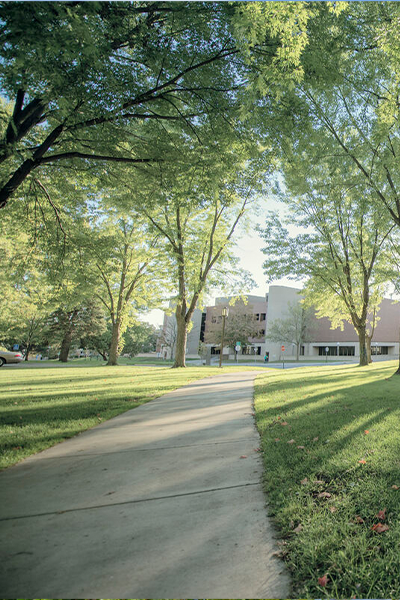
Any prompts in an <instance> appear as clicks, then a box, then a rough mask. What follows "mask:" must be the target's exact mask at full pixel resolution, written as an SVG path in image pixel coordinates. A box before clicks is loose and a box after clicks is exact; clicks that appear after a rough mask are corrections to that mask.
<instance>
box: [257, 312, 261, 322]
mask: <svg viewBox="0 0 400 600" xmlns="http://www.w3.org/2000/svg"><path fill="white" fill-rule="evenodd" d="M259 320H260V313H257V314H256V321H259Z"/></svg>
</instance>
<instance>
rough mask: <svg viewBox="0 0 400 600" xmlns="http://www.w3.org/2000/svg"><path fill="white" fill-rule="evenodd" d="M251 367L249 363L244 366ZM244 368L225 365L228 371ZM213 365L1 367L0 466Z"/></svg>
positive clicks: (213, 369)
mask: <svg viewBox="0 0 400 600" xmlns="http://www.w3.org/2000/svg"><path fill="white" fill-rule="evenodd" d="M248 368H250V370H253V369H254V368H253V367H248ZM232 369H233V370H236V371H237V370H246V368H245V367H239V368H237V367H236V368H235V367H224V368H223V370H222V372H226V371H227V370H232ZM220 373H221V371H220V370H219V369H218V368H216V367H208V368H205V367H188V368H186V369H170V368H165V367H136V366H118V367H104V366H101V364H100V363H94V362H93V363H92V365H91V364H90V363H89V361H87V362H86V363H85V361H84V360H82V361H81V362H79V363H78V364H77V363H75V362H74V363H72V364H71V363H67V364H66V365H62V366H55V365H54V363H53V364H52V363H48V364H47V365H46V364H43V365H42V364H40V363H39V364H35V365H32V366H29V365H28V366H27V368H22V366H21V367H20V366H15V367H14V366H10V367H5V368H3V369H1V370H0V449H1V450H0V469H3V468H5V467H8V466H10V465H13V464H15V463H17V462H19V461H20V460H22V459H23V458H26V457H27V456H30V455H31V454H35V453H36V452H39V451H41V450H44V449H45V448H49V447H50V446H54V444H57V443H58V442H61V441H62V440H65V439H67V438H70V437H72V436H74V435H76V434H77V433H79V432H81V431H84V430H86V429H89V428H91V427H94V426H95V425H98V424H99V423H101V422H102V421H105V420H107V419H110V418H111V417H114V416H115V415H118V414H120V413H122V412H125V411H127V410H130V409H131V408H135V407H137V406H140V404H144V403H145V402H149V400H153V399H154V398H156V397H157V396H160V395H162V394H164V393H166V392H169V391H171V390H174V389H176V388H178V387H180V386H182V385H185V384H187V383H189V382H191V381H194V380H196V379H201V378H202V377H207V376H209V375H218V374H220Z"/></svg>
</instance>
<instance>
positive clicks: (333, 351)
mask: <svg viewBox="0 0 400 600" xmlns="http://www.w3.org/2000/svg"><path fill="white" fill-rule="evenodd" d="M326 348H328V351H326ZM318 354H319V356H337V346H319V348H318Z"/></svg>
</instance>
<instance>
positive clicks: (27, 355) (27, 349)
mask: <svg viewBox="0 0 400 600" xmlns="http://www.w3.org/2000/svg"><path fill="white" fill-rule="evenodd" d="M30 351H31V346H30V345H27V347H26V350H25V358H24V360H29V352H30Z"/></svg>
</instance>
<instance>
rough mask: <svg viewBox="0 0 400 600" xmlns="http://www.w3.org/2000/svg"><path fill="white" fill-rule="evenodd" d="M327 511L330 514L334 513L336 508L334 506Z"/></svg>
mask: <svg viewBox="0 0 400 600" xmlns="http://www.w3.org/2000/svg"><path fill="white" fill-rule="evenodd" d="M329 510H330V511H331V513H334V512H336V511H337V508H336V506H330V507H329Z"/></svg>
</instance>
